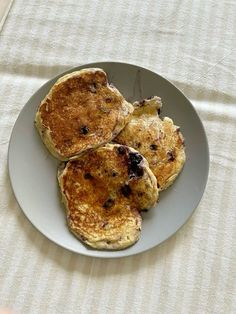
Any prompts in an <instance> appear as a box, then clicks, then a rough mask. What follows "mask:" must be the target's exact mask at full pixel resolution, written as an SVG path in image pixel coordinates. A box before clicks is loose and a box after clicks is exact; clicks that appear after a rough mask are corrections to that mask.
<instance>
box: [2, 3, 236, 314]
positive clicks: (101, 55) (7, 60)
mask: <svg viewBox="0 0 236 314" xmlns="http://www.w3.org/2000/svg"><path fill="white" fill-rule="evenodd" d="M235 16H236V2H235V1H234V0H231V1H230V0H224V1H214V0H208V1H205V0H199V1H193V0H192V1H189V0H172V1H166V0H160V1H151V0H147V1H122V0H116V1H110V0H104V1H86V0H80V1H76V0H68V1H63V0H49V1H43V0H37V1H36V0H31V1H24V0H15V1H14V2H13V5H12V7H11V10H10V12H9V15H8V18H7V19H6V21H5V24H4V26H3V29H2V31H1V33H0V75H1V76H0V156H1V163H0V194H1V200H0V213H1V214H0V233H1V236H0V307H7V308H11V309H12V310H13V311H15V313H50V314H51V313H168V314H169V313H199V314H202V313H236V210H235V209H236V192H235V186H236V140H235V134H236V32H235V30H236V18H235ZM107 60H114V61H118V60H119V61H124V62H129V63H134V64H138V65H141V66H144V67H147V68H150V69H152V70H154V71H156V72H158V73H159V74H161V75H163V76H164V77H166V78H168V79H170V80H171V81H172V82H173V83H174V84H176V85H177V86H178V87H179V88H180V89H181V90H182V91H183V92H184V93H185V94H186V95H187V96H188V97H189V98H190V99H191V100H192V102H193V104H194V106H195V108H196V110H197V111H198V113H199V115H200V117H201V119H202V121H203V124H204V126H205V129H206V132H207V136H208V140H209V146H210V154H211V157H210V161H211V165H210V174H209V179H208V184H207V187H206V191H205V193H204V196H203V199H202V201H201V203H200V205H199V206H198V208H197V210H196V211H195V213H194V215H193V216H192V218H191V219H190V220H189V221H188V223H187V224H185V225H184V226H183V227H182V228H181V230H180V231H178V232H177V233H176V234H175V235H174V236H173V237H171V238H170V239H169V240H168V241H166V242H164V243H163V244H161V245H160V246H158V247H156V248H154V249H152V250H150V251H148V252H145V253H142V254H139V255H137V256H133V257H129V258H122V259H117V260H101V259H93V258H89V257H85V256H81V255H77V254H74V253H71V252H69V251H67V250H64V249H62V248H60V247H58V246H57V245H55V244H53V243H52V242H50V241H49V240H47V239H46V238H45V237H44V236H43V235H41V234H40V233H39V232H38V231H37V230H36V229H35V228H34V227H33V226H32V225H31V224H30V222H29V221H28V220H27V219H26V218H25V216H24V214H23V212H22V211H21V209H20V208H19V206H18V205H17V203H16V200H15V198H14V196H13V192H12V190H11V187H10V182H9V177H8V170H7V149H8V142H9V137H10V134H11V130H12V127H13V125H14V122H15V120H16V118H17V116H18V114H19V112H20V110H21V109H22V107H23V106H24V104H25V103H26V101H27V100H28V99H29V97H30V96H31V95H32V93H33V92H34V91H36V90H37V89H38V88H39V87H40V86H41V85H42V84H43V83H44V82H45V81H47V80H48V79H50V78H51V77H52V76H54V75H56V74H58V73H60V72H62V71H64V70H66V69H68V68H70V67H73V66H77V65H81V64H84V63H88V62H94V61H107Z"/></svg>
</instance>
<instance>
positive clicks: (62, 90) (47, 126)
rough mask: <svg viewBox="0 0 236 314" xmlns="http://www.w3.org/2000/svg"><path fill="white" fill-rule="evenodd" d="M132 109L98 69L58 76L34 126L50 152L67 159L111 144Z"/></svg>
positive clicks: (40, 108) (59, 157)
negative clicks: (108, 143)
mask: <svg viewBox="0 0 236 314" xmlns="http://www.w3.org/2000/svg"><path fill="white" fill-rule="evenodd" d="M132 111H133V106H132V105H131V104H130V103H128V102H127V101H126V100H125V99H124V97H123V96H122V95H121V93H120V92H119V91H118V90H117V89H116V88H115V87H114V86H111V85H109V83H108V79H107V75H106V73H105V72H104V71H103V70H102V69H99V68H87V69H82V70H80V71H74V72H72V73H70V74H67V75H65V76H63V77H61V78H60V79H59V80H58V81H57V82H56V83H55V84H54V86H53V87H52V88H51V90H50V92H49V93H48V95H47V96H46V97H45V99H44V100H43V101H42V102H41V104H40V106H39V108H38V111H37V113H36V118H35V122H36V126H37V129H38V130H39V133H40V135H41V138H42V140H43V142H44V144H45V145H46V146H47V148H48V149H49V151H50V152H51V153H52V155H54V156H55V157H56V158H58V159H60V160H68V159H71V158H74V157H75V156H77V155H79V154H81V153H82V152H84V151H86V150H87V149H90V148H96V147H98V146H100V145H102V144H105V143H107V142H109V141H111V140H112V139H113V138H114V137H115V136H116V135H117V134H118V133H119V132H120V131H121V130H122V129H123V128H124V126H125V125H126V124H127V122H128V120H129V117H130V114H131V113H132Z"/></svg>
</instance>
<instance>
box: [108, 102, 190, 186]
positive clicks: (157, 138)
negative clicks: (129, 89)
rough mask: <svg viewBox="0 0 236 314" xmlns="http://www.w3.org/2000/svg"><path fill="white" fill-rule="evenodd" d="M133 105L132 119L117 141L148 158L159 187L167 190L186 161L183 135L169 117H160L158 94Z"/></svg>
mask: <svg viewBox="0 0 236 314" xmlns="http://www.w3.org/2000/svg"><path fill="white" fill-rule="evenodd" d="M133 105H134V108H135V109H134V112H133V115H132V118H131V120H130V122H129V123H128V124H127V125H126V127H125V128H124V129H123V130H122V131H121V132H120V134H119V135H118V136H117V137H116V138H115V139H114V141H115V142H116V143H120V144H123V145H128V146H131V147H133V148H135V149H137V150H138V151H139V152H140V153H141V154H142V155H143V156H144V157H145V158H146V159H147V161H148V163H149V167H150V169H151V170H152V172H153V173H154V175H155V176H156V179H157V184H158V188H159V189H160V190H164V189H166V188H167V187H168V186H170V185H171V184H172V183H173V182H174V180H175V179H176V177H177V176H178V174H179V173H180V171H181V169H182V168H183V165H184V163H185V149H184V138H183V135H182V133H181V132H180V128H179V127H178V126H176V125H174V122H173V121H172V120H171V119H170V118H168V117H165V118H164V119H163V120H162V119H160V117H159V113H160V109H161V106H162V104H161V99H160V98H159V97H157V96H155V97H153V98H151V99H146V100H143V101H140V102H135V103H134V104H133Z"/></svg>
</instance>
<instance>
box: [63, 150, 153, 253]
mask: <svg viewBox="0 0 236 314" xmlns="http://www.w3.org/2000/svg"><path fill="white" fill-rule="evenodd" d="M58 182H59V186H60V191H61V194H62V201H63V203H64V205H65V207H66V212H67V223H68V226H69V229H70V231H71V232H72V233H73V234H74V235H75V236H76V237H78V238H79V239H80V240H81V241H82V242H83V243H85V244H87V245H89V246H90V247H93V248H95V249H107V250H114V249H115V250H118V249H123V248H126V247H129V246H130V245H132V244H134V243H135V242H136V241H137V240H138V239H139V236H140V232H141V224H142V218H141V215H140V211H141V210H147V209H149V208H151V207H152V206H153V205H155V203H156V201H157V199H158V189H157V182H156V178H155V176H154V175H153V173H152V172H151V170H150V168H149V166H148V162H147V161H146V159H145V158H144V157H143V156H141V155H140V154H139V153H138V152H137V151H136V150H134V149H132V148H130V147H127V146H123V145H119V144H106V145H104V146H101V147H99V148H97V149H95V150H93V151H90V152H89V153H85V154H83V155H81V156H79V157H78V158H77V159H74V160H71V161H69V162H67V164H66V165H65V166H63V167H59V170H58Z"/></svg>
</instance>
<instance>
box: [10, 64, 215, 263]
mask: <svg viewBox="0 0 236 314" xmlns="http://www.w3.org/2000/svg"><path fill="white" fill-rule="evenodd" d="M98 64H99V67H100V65H101V68H102V64H116V65H117V64H118V65H119V64H121V65H122V66H131V67H134V68H137V69H141V70H144V71H149V72H151V73H152V74H154V75H155V76H158V77H159V79H161V80H164V81H165V83H167V84H169V85H171V87H172V88H174V89H176V90H177V91H178V93H180V94H181V96H182V97H184V98H185V100H186V101H187V102H188V105H190V107H191V109H192V110H193V112H194V114H195V117H196V118H197V120H198V123H199V125H200V127H201V129H202V133H203V136H204V143H205V145H206V150H205V154H206V157H207V158H206V169H207V172H206V173H205V176H204V184H203V185H201V193H199V196H198V199H197V201H196V202H195V205H194V207H193V209H192V211H191V212H190V214H189V215H188V216H187V218H186V219H185V221H184V223H182V224H181V225H180V226H179V227H178V228H177V229H176V230H175V231H174V232H173V233H171V234H170V235H169V236H168V237H166V238H165V239H164V240H163V241H161V242H160V243H158V244H153V245H151V246H148V247H147V248H144V249H141V250H140V251H137V252H129V251H126V250H125V249H123V250H115V251H112V250H109V251H106V250H101V251H100V250H92V249H91V250H87V251H85V252H78V251H77V250H75V249H73V248H69V247H67V246H66V245H63V244H61V243H60V242H56V240H55V239H53V237H51V235H48V234H45V233H44V232H43V231H42V230H41V228H40V227H38V226H37V225H36V224H35V223H34V222H32V220H31V219H30V218H29V217H28V215H27V213H26V212H25V210H24V209H23V207H22V206H21V204H20V203H21V202H20V200H19V199H18V197H17V195H16V193H15V189H14V182H13V180H12V174H11V171H12V170H11V164H10V154H11V148H12V138H13V136H14V131H15V128H16V125H17V122H18V120H19V119H20V117H21V115H22V114H23V113H24V110H25V108H26V107H27V105H28V103H29V102H30V101H31V99H32V98H34V97H35V95H36V94H37V93H38V92H39V91H40V90H43V89H44V88H45V87H46V85H47V84H48V83H50V82H51V81H54V80H57V79H58V78H60V77H62V76H64V75H65V74H68V73H71V72H73V71H78V70H80V69H83V68H89V67H95V66H96V67H98ZM50 88H51V87H50ZM7 168H8V174H9V179H10V184H11V188H12V191H13V194H14V196H15V199H16V202H17V204H18V206H19V208H20V210H21V212H23V214H24V215H25V217H26V218H27V220H28V221H29V222H30V223H31V225H32V226H34V228H35V229H36V230H37V232H40V234H42V235H43V236H44V237H45V238H47V239H49V240H50V241H52V242H53V243H54V244H56V245H58V246H59V247H61V248H63V249H66V250H68V251H70V252H73V253H76V254H81V255H83V256H87V257H91V258H102V259H109V258H110V259H113V258H124V257H130V256H135V255H137V254H141V253H144V252H146V251H148V250H151V249H153V248H155V247H158V246H159V245H160V244H162V243H164V242H166V241H167V240H169V239H170V238H172V237H173V236H174V235H175V234H176V233H177V232H178V231H179V230H180V229H181V228H182V227H183V226H184V225H185V224H186V223H188V221H189V220H190V218H191V217H192V215H193V213H194V212H195V211H196V209H197V207H198V205H199V203H200V202H201V200H202V197H203V195H204V192H205V190H206V186H207V183H208V178H209V168H210V151H209V143H208V138H207V134H206V130H205V128H204V125H203V122H202V120H201V119H200V116H199V114H198V112H197V110H196V109H195V107H194V105H193V104H192V102H191V101H190V100H189V98H188V97H187V96H185V94H184V93H183V92H182V91H181V90H180V89H179V88H178V87H177V86H176V85H175V84H173V83H172V82H171V81H170V80H168V79H167V78H165V77H164V76H162V75H160V74H158V73H156V72H155V71H154V70H152V69H150V68H148V67H143V66H140V65H137V64H133V63H127V62H122V61H96V62H90V63H86V64H82V65H79V66H75V67H71V68H69V69H68V70H66V71H63V72H61V73H59V74H57V75H55V76H54V77H52V78H49V79H47V80H46V82H44V83H43V84H42V85H41V86H40V87H39V88H37V89H36V91H35V92H34V93H33V94H32V95H31V96H30V97H29V99H28V100H27V101H26V103H25V104H24V105H23V107H22V108H21V109H20V112H19V113H18V116H17V118H16V120H15V122H14V125H13V128H12V130H11V135H10V138H9V144H8V151H7ZM78 241H79V240H78ZM134 245H135V244H134ZM92 252H96V253H97V254H91V253H92ZM99 252H103V253H107V254H104V255H102V256H99ZM114 252H119V253H120V254H119V255H113V256H112V253H114Z"/></svg>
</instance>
